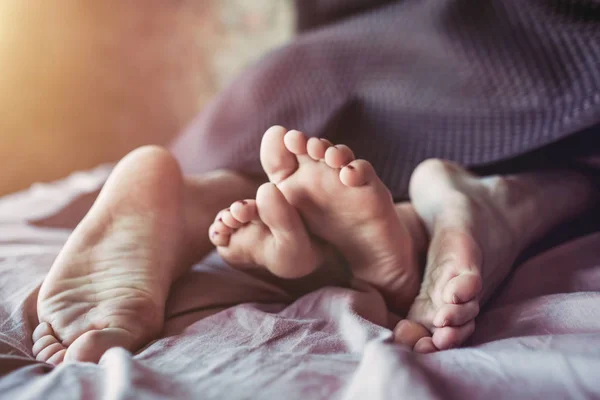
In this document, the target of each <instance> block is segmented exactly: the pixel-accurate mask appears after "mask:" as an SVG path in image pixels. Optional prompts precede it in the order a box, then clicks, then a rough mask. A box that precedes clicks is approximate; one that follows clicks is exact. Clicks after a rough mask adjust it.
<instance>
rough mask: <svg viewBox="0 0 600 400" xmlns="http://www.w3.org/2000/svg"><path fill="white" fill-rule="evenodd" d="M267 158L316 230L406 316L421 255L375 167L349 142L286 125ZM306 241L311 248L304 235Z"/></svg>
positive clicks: (264, 152)
mask: <svg viewBox="0 0 600 400" xmlns="http://www.w3.org/2000/svg"><path fill="white" fill-rule="evenodd" d="M261 162H262V165H263V168H264V170H265V172H266V173H267V176H268V177H269V179H270V181H271V182H272V183H274V184H275V185H277V187H278V188H279V190H280V191H281V193H283V196H285V199H286V200H287V202H288V203H289V204H291V205H292V206H293V207H294V208H295V209H296V210H298V212H299V214H300V215H301V216H302V219H303V221H304V223H305V224H306V225H307V227H308V229H309V231H310V232H311V233H312V234H313V235H315V236H317V237H318V238H320V239H322V240H324V241H326V242H327V243H330V244H331V245H333V246H334V247H335V248H336V249H337V250H338V251H339V252H340V253H341V254H342V256H343V257H344V258H345V260H346V261H347V262H348V263H349V265H350V267H351V269H352V272H353V274H354V276H355V277H357V278H360V279H362V280H365V281H367V282H368V283H370V284H371V285H373V286H374V287H376V288H377V289H378V290H379V291H380V292H381V293H382V294H383V296H384V298H385V299H386V301H387V302H388V304H389V305H390V306H391V308H392V309H394V311H397V312H401V313H402V312H404V313H405V312H406V310H407V309H408V306H409V305H410V304H411V303H412V301H413V299H414V297H415V295H416V294H417V291H418V287H419V283H420V271H419V265H418V260H417V254H416V250H415V249H414V244H413V240H412V237H411V235H410V233H409V230H408V228H407V226H405V225H403V224H402V222H401V220H400V219H399V218H398V216H397V214H396V209H395V207H394V204H393V201H392V198H391V195H390V193H389V191H388V190H387V188H386V187H385V185H384V184H383V183H382V182H381V181H380V180H379V178H378V177H377V175H376V174H375V171H374V170H373V168H372V167H371V165H370V164H369V163H368V162H366V161H364V160H355V159H354V155H353V153H352V151H351V150H350V149H349V148H348V147H346V146H343V145H338V146H332V144H331V143H330V142H328V141H326V140H322V139H316V138H311V139H310V140H307V139H306V137H305V136H304V135H303V134H302V133H301V132H298V131H289V132H288V131H287V130H286V129H284V128H282V127H273V128H271V129H269V130H268V131H267V132H266V133H265V135H264V137H263V141H262V146H261ZM259 203H260V202H259ZM232 211H233V210H232ZM259 212H260V207H259ZM288 213H289V214H290V215H292V212H291V211H288ZM417 218H418V217H417V216H416V213H415V214H414V219H415V220H416V219H417ZM294 219H297V218H296V217H294ZM303 235H304V234H303ZM303 237H304V236H303ZM232 238H233V237H232ZM301 246H302V248H304V249H309V248H310V247H309V246H308V244H306V242H305V241H304V239H302V242H301ZM306 251H307V253H306V254H309V255H310V256H311V257H312V258H314V259H316V258H317V257H316V254H312V253H310V252H308V250H306ZM315 265H316V264H311V267H314V266H315ZM281 267H285V264H281ZM299 268H300V267H299V266H297V265H296V264H294V263H291V264H290V270H288V271H282V270H280V271H277V273H278V275H279V276H285V275H290V274H297V272H298V271H299Z"/></svg>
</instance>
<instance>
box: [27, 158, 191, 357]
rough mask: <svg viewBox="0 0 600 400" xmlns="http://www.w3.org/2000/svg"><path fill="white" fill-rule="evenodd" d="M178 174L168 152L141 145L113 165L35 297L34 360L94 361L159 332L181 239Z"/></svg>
mask: <svg viewBox="0 0 600 400" xmlns="http://www.w3.org/2000/svg"><path fill="white" fill-rule="evenodd" d="M182 197H183V196H182V177H181V172H180V170H179V167H178V165H177V163H176V161H175V160H174V159H173V158H172V157H171V156H170V155H169V153H168V152H166V151H165V150H162V149H160V148H156V147H145V148H141V149H138V150H136V151H134V152H132V153H130V154H129V155H128V156H127V157H125V158H124V159H123V160H122V161H121V162H120V163H119V164H118V165H117V167H116V168H115V170H114V171H113V173H112V174H111V176H110V178H109V179H108V181H107V182H106V184H105V186H104V188H103V189H102V192H101V193H100V195H99V197H98V199H97V200H96V202H95V203H94V205H93V207H92V208H91V210H90V211H89V213H88V214H87V215H86V216H85V218H84V219H83V220H82V221H81V223H80V224H79V225H78V226H77V228H76V229H75V230H74V232H73V234H72V235H71V237H70V238H69V240H68V241H67V243H66V244H65V246H64V248H63V249H62V251H61V253H60V254H59V256H58V258H57V259H56V261H55V262H54V265H53V266H52V268H51V270H50V272H49V274H48V276H47V277H46V279H45V280H44V283H43V284H42V287H41V289H40V292H39V297H38V318H39V322H40V324H39V326H38V327H37V328H36V329H35V331H34V333H33V340H34V345H33V353H34V355H35V357H36V359H37V360H40V361H45V362H49V363H51V364H59V363H61V362H62V361H63V359H64V360H72V361H90V362H97V361H98V360H99V359H100V357H101V356H102V354H103V353H104V352H105V351H106V350H108V349H109V348H111V347H124V348H126V349H128V350H130V351H135V350H137V349H138V348H139V347H141V346H143V345H144V344H146V343H147V342H149V341H150V340H152V339H153V338H155V337H156V336H157V335H158V334H159V333H160V332H161V330H162V327H163V320H164V307H165V301H166V299H167V296H168V293H169V288H170V286H171V283H172V282H173V280H174V279H176V278H177V275H178V273H179V272H178V271H177V268H178V267H177V265H178V263H179V261H180V260H178V257H179V255H180V254H181V250H182V249H181V248H180V246H181V243H182V229H183V228H182V227H183V219H182V215H181V214H182V208H183V207H182V205H181V202H182Z"/></svg>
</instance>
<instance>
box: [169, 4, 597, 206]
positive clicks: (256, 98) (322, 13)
mask: <svg viewBox="0 0 600 400" xmlns="http://www.w3.org/2000/svg"><path fill="white" fill-rule="evenodd" d="M297 4H298V9H299V24H300V27H301V28H302V29H303V30H302V31H301V32H300V34H299V36H298V37H297V38H296V39H295V40H294V41H293V42H292V43H291V44H290V45H288V46H286V47H284V48H281V49H279V50H277V51H275V52H273V53H272V54H270V55H269V56H267V57H265V58H264V59H263V60H262V61H261V62H259V63H258V64H257V65H255V66H254V67H253V68H251V69H250V70H248V71H246V72H245V73H244V74H243V75H242V76H240V78H239V79H238V80H237V81H236V82H234V83H233V84H232V85H231V87H230V88H229V89H228V90H227V91H225V92H224V93H222V94H221V95H220V96H219V97H218V99H217V100H216V101H215V102H214V103H213V104H212V105H211V106H210V107H209V109H208V110H207V111H206V112H204V113H202V114H201V115H200V116H199V117H198V119H197V120H196V121H195V122H194V123H193V124H192V125H191V126H190V128H189V130H188V132H187V133H186V134H185V135H183V136H182V137H181V139H180V140H179V141H178V142H177V143H176V144H175V147H174V148H175V150H176V153H177V155H178V157H179V159H180V160H182V162H183V165H184V168H185V170H186V171H187V172H203V171H207V170H212V169H214V168H217V167H229V168H235V169H240V170H243V171H246V172H254V173H261V169H260V165H259V160H258V148H259V144H260V137H261V135H262V133H263V132H264V130H265V129H266V128H267V127H268V126H270V125H274V124H280V125H284V126H287V127H288V128H295V129H301V130H304V131H306V133H308V134H310V135H316V136H326V137H328V138H330V139H332V140H333V141H336V142H342V143H345V144H348V145H349V146H350V147H351V148H353V149H354V150H355V152H356V154H357V156H358V157H361V158H366V159H367V160H369V161H370V162H372V163H373V164H374V165H375V167H376V169H377V171H378V173H379V175H380V176H381V178H382V179H383V180H384V182H385V183H386V184H387V185H388V187H390V189H391V190H392V192H393V194H394V197H396V198H401V197H405V195H406V188H407V183H408V178H409V177H410V174H411V172H412V170H413V168H414V167H415V166H416V164H418V163H419V162H420V161H421V160H423V159H425V158H429V157H441V158H447V159H451V160H454V161H457V162H459V163H460V164H463V165H466V166H471V167H476V166H482V165H487V164H490V163H494V162H496V161H500V160H506V159H510V158H512V157H515V156H518V155H521V154H524V153H527V152H528V151H531V150H534V149H539V148H541V147H544V146H545V145H547V144H549V143H553V142H556V141H558V140H560V139H561V138H565V137H568V136H572V135H573V134H575V133H578V132H580V131H583V130H586V129H592V130H593V132H598V131H599V130H600V128H599V127H598V126H599V124H600V3H599V2H598V1H597V0H560V1H559V0H527V1H524V0H487V1H482V0H444V1H440V0H402V1H389V0H388V1H383V0H375V1H374V0H298V1H297ZM596 136H598V135H596ZM595 143H596V146H598V147H600V142H599V141H598V140H596V141H595ZM573 147H578V148H579V149H581V148H585V147H589V146H585V145H578V146H571V145H565V146H562V148H561V151H562V155H561V158H562V159H565V158H568V157H569V154H568V153H571V152H577V150H578V149H574V148H573ZM598 147H596V148H598ZM565 153H567V154H565ZM555 161H556V160H552V162H553V163H554V162H555Z"/></svg>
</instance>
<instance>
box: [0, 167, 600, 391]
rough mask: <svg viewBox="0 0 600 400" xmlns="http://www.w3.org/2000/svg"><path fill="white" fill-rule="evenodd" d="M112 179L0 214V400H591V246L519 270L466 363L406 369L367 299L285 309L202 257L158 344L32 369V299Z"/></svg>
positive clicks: (322, 296) (599, 258) (594, 333)
mask: <svg viewBox="0 0 600 400" xmlns="http://www.w3.org/2000/svg"><path fill="white" fill-rule="evenodd" d="M109 171H110V169H109V168H108V167H101V168H98V169H96V170H93V171H90V172H85V173H78V174H75V175H73V176H71V177H69V178H67V179H66V180H63V181H61V182H57V183H53V184H48V185H36V186H34V187H32V188H31V189H30V190H28V191H25V192H22V193H18V194H15V195H11V196H8V197H5V198H2V199H0V327H1V330H0V397H1V398H10V399H38V398H39V399H70V398H85V399H96V398H97V399H124V398H144V399H173V398H202V399H224V398H227V399H259V398H260V399H271V398H272V399H280V398H285V399H286V400H292V399H365V398H368V399H372V400H375V399H392V398H411V399H425V398H432V399H438V398H439V399H442V398H443V399H470V398H488V399H490V398H494V399H502V398H506V399H515V398H572V399H575V398H600V293H599V290H600V251H599V249H600V233H596V234H593V235H590V236H587V237H583V238H580V239H577V240H575V241H572V242H569V243H567V244H564V245H562V246H560V247H557V248H554V249H552V250H550V251H547V252H545V253H543V254H541V255H539V256H537V257H536V258H534V259H531V260H529V261H528V262H526V263H525V264H523V265H521V266H519V267H518V268H517V269H516V270H515V271H514V273H513V274H512V275H511V276H510V277H509V279H508V281H507V283H506V285H504V286H503V287H502V288H501V291H500V293H498V295H497V296H496V297H495V299H494V300H493V302H492V303H491V304H488V305H487V306H486V307H485V308H484V310H483V312H482V314H481V316H480V317H479V318H478V319H477V330H476V333H475V335H474V336H473V337H472V339H471V340H470V342H469V344H468V347H466V348H461V349H455V350H450V351H444V352H440V353H437V354H430V355H418V354H413V353H411V352H409V351H408V350H407V349H405V348H403V347H400V346H396V345H394V344H392V343H390V337H391V332H390V331H389V330H388V329H386V328H384V327H381V325H385V321H386V320H387V318H388V313H387V311H386V309H385V306H384V303H383V300H382V299H381V297H380V296H379V295H378V294H377V293H376V292H375V291H373V290H371V289H370V288H369V287H366V286H365V287H356V288H355V289H353V290H350V289H342V288H324V289H321V290H319V291H317V292H314V293H311V294H308V295H306V296H304V297H302V298H300V299H298V300H295V301H293V300H292V299H290V298H289V297H288V296H287V294H286V293H285V292H283V291H281V290H279V289H278V288H276V287H274V286H271V285H269V284H267V283H264V282H261V281H259V280H256V279H254V278H252V277H249V276H247V275H244V274H242V273H240V272H237V271H234V270H232V269H230V268H229V267H227V266H226V265H224V264H223V262H222V261H221V260H220V259H219V258H218V256H216V255H211V256H209V257H208V258H207V259H206V260H204V261H203V262H202V263H200V264H198V265H196V266H195V267H194V268H193V270H192V271H190V272H189V274H188V275H187V276H186V277H185V278H184V279H181V280H180V281H179V282H177V283H176V284H175V285H174V287H173V289H172V294H171V298H170V300H169V304H168V313H167V314H168V318H167V323H166V329H165V332H164V336H163V337H162V338H160V339H159V340H156V341H154V342H153V343H151V344H149V345H148V346H147V347H146V348H144V349H142V350H141V351H139V352H138V353H136V354H130V353H128V352H127V351H125V350H123V349H118V348H115V349H111V350H109V351H108V352H107V353H106V354H105V355H104V357H103V358H102V360H101V361H100V363H99V364H98V365H94V364H88V363H72V364H63V365H60V366H59V367H56V368H53V367H51V366H49V365H46V364H43V363H39V362H36V361H35V359H34V358H33V357H32V354H31V338H30V336H31V333H32V328H33V327H34V326H35V323H36V321H35V313H34V310H35V301H36V295H37V290H38V289H39V285H40V283H41V282H42V280H43V278H44V275H45V273H46V272H47V271H48V269H49V268H50V266H51V264H52V261H53V260H54V258H55V256H56V255H57V253H58V252H59V250H60V248H61V246H62V244H63V243H64V241H65V240H66V239H67V237H68V235H69V233H70V227H71V226H72V225H73V224H74V223H76V221H77V220H78V219H79V218H80V217H81V215H82V213H84V212H85V209H86V207H87V204H88V203H89V200H90V198H91V196H89V195H87V194H89V193H92V192H94V191H95V190H96V189H97V188H98V187H100V186H101V184H102V182H103V181H104V179H105V178H106V176H107V174H108V172H109Z"/></svg>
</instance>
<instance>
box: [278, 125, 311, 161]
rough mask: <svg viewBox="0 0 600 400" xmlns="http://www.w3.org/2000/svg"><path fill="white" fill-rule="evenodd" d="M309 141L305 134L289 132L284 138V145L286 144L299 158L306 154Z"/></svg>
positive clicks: (294, 131)
mask: <svg viewBox="0 0 600 400" xmlns="http://www.w3.org/2000/svg"><path fill="white" fill-rule="evenodd" d="M307 141H308V139H307V138H306V136H305V135H304V133H302V132H300V131H297V130H295V129H293V130H291V131H289V132H288V133H286V134H285V136H284V137H283V143H284V144H285V147H286V148H287V149H288V150H289V151H290V152H292V153H294V154H295V155H297V156H300V155H303V154H306V152H307V148H306V147H307Z"/></svg>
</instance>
